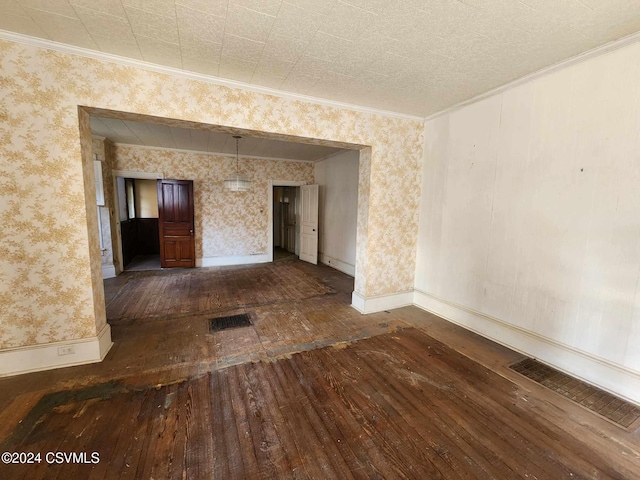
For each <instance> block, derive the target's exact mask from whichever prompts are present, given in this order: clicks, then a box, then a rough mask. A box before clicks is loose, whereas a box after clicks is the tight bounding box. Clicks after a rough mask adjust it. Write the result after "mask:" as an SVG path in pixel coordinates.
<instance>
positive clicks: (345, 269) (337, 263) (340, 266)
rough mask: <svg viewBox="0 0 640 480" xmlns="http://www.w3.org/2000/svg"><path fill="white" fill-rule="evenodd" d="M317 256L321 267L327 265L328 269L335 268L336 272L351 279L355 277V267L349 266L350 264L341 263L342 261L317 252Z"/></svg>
mask: <svg viewBox="0 0 640 480" xmlns="http://www.w3.org/2000/svg"><path fill="white" fill-rule="evenodd" d="M318 256H319V257H320V263H322V264H323V265H327V266H328V267H331V268H335V269H336V270H339V271H341V272H342V273H346V274H347V275H349V276H351V277H355V276H356V266H355V265H351V264H350V263H347V262H343V261H342V260H338V259H337V258H333V257H330V256H329V255H325V254H324V253H321V252H319V253H318Z"/></svg>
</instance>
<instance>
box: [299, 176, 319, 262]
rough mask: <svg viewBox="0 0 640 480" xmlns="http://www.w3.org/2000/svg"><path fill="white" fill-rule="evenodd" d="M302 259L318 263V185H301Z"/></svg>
mask: <svg viewBox="0 0 640 480" xmlns="http://www.w3.org/2000/svg"><path fill="white" fill-rule="evenodd" d="M300 225H301V228H300V260H304V261H305V262H309V263H313V264H314V265H317V264H318V185H303V186H301V187H300Z"/></svg>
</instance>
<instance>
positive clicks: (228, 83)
mask: <svg viewBox="0 0 640 480" xmlns="http://www.w3.org/2000/svg"><path fill="white" fill-rule="evenodd" d="M0 40H7V41H10V42H14V43H20V44H23V45H30V46H32V47H38V48H45V49H47V50H53V51H56V52H62V53H67V54H70V55H77V56H79V57H85V58H93V59H95V60H100V61H103V62H109V63H115V64H118V65H124V66H127V67H134V68H139V69H141V70H147V71H151V72H157V73H162V74H165V75H171V76H174V77H181V78H188V79H190V80H197V81H200V82H206V83H212V84H214V85H220V86H224V87H231V88H237V89H239V90H248V91H250V92H257V93H262V94H264V95H271V96H275V97H280V98H284V99H287V100H298V101H302V102H306V103H313V104H316V105H325V106H330V107H335V108H341V109H347V110H352V111H355V112H363V113H369V114H373V115H381V116H385V117H391V118H404V119H407V120H415V121H422V117H420V116H418V115H409V114H406V113H398V112H392V111H389V110H380V109H376V108H372V107H364V106H361V105H354V104H351V103H343V102H338V101H334V100H327V99H324V98H319V97H312V96H309V95H302V94H299V93H292V92H285V91H283V90H276V89H273V88H268V87H262V86H259V85H251V84H248V83H243V82H238V81H236V80H230V79H226V78H220V77H213V76H210V75H204V74H202V73H195V72H189V71H186V70H181V69H179V68H173V67H166V66H164V65H157V64H155V63H149V62H144V61H142V60H135V59H133V58H126V57H121V56H118V55H113V54H110V53H104V52H99V51H96V50H89V49H87V48H82V47H76V46H73V45H67V44H65V43H59V42H54V41H52V40H46V39H43V38H37V37H31V36H29V35H22V34H20V33H14V32H9V31H7V30H0Z"/></svg>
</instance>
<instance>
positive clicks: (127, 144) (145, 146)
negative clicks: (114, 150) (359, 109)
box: [113, 143, 340, 163]
mask: <svg viewBox="0 0 640 480" xmlns="http://www.w3.org/2000/svg"><path fill="white" fill-rule="evenodd" d="M113 145H115V146H116V147H129V148H141V149H143V150H165V151H168V152H180V153H196V154H198V155H208V156H210V157H231V158H236V156H235V154H233V153H222V152H203V151H202V150H189V149H186V148H171V147H155V146H151V145H136V144H133V143H114V144H113ZM337 153H340V152H337ZM240 158H249V159H257V160H277V161H279V162H298V163H315V162H316V160H298V159H296V158H278V157H260V156H257V155H242V154H241V155H240Z"/></svg>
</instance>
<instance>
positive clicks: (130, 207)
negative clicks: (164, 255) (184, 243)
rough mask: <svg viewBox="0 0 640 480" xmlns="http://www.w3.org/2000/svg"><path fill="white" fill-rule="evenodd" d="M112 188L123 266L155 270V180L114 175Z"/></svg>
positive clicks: (157, 247)
mask: <svg viewBox="0 0 640 480" xmlns="http://www.w3.org/2000/svg"><path fill="white" fill-rule="evenodd" d="M116 192H117V197H118V207H119V208H118V211H119V213H118V220H119V227H120V238H121V240H120V247H121V251H122V255H121V258H122V268H123V270H126V271H142V270H159V269H160V241H159V231H158V194H157V183H156V180H153V179H145V178H128V177H121V176H117V177H116Z"/></svg>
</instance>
